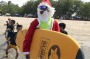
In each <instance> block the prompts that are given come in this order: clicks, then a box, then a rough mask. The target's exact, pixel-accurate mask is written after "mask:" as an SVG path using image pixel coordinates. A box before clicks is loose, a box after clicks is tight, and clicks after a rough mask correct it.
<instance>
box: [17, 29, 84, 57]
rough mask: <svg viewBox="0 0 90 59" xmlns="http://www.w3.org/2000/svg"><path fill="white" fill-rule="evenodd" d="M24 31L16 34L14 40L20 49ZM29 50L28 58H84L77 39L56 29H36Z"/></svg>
mask: <svg viewBox="0 0 90 59" xmlns="http://www.w3.org/2000/svg"><path fill="white" fill-rule="evenodd" d="M25 31H26V32H27V30H23V31H21V32H19V33H18V35H17V40H16V42H17V45H18V47H19V48H20V50H21V51H22V44H23V41H24V37H25V34H26V32H25ZM22 32H23V34H24V35H23V34H22ZM20 42H21V43H20ZM30 50H31V51H30V59H84V56H83V53H82V51H81V49H80V45H79V44H78V43H77V41H76V40H75V39H73V38H71V37H70V36H68V35H65V34H62V33H60V32H56V31H50V30H41V29H36V30H35V33H34V35H33V40H32V44H31V49H30Z"/></svg>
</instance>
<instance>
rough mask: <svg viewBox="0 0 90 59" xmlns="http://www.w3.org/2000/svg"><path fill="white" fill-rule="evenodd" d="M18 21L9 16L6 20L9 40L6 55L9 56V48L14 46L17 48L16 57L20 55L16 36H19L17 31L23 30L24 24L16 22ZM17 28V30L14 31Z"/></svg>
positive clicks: (6, 34) (6, 36)
mask: <svg viewBox="0 0 90 59" xmlns="http://www.w3.org/2000/svg"><path fill="white" fill-rule="evenodd" d="M15 23H16V21H15V20H13V19H11V18H8V21H6V24H5V26H6V31H5V38H6V41H7V48H6V50H5V51H6V56H5V57H8V50H9V49H10V48H14V49H15V50H16V57H15V59H17V58H18V55H19V51H18V47H17V44H16V36H17V33H18V32H19V31H20V30H22V27H23V26H22V25H20V24H18V23H17V24H16V25H15ZM15 28H16V30H17V31H16V32H15V31H14V30H15Z"/></svg>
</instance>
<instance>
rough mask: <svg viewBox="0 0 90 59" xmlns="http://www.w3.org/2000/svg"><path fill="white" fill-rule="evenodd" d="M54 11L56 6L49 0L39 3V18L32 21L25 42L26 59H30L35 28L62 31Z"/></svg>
mask: <svg viewBox="0 0 90 59" xmlns="http://www.w3.org/2000/svg"><path fill="white" fill-rule="evenodd" d="M54 12H55V8H53V7H52V5H51V3H50V1H49V0H43V1H42V2H41V3H40V4H39V5H38V7H37V14H38V18H37V19H35V20H34V21H32V22H31V24H30V27H29V29H28V31H27V33H26V36H25V40H24V43H23V53H24V54H25V55H26V59H29V55H30V46H31V42H32V37H33V34H34V31H35V29H37V28H40V29H48V30H54V31H58V32H60V28H59V24H58V22H57V21H56V20H54V19H53V18H52V17H53V15H54Z"/></svg>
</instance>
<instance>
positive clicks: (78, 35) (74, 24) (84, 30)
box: [0, 16, 90, 59]
mask: <svg viewBox="0 0 90 59" xmlns="http://www.w3.org/2000/svg"><path fill="white" fill-rule="evenodd" d="M9 18H11V19H14V20H16V22H18V23H19V24H22V25H23V29H27V28H28V27H29V25H30V22H31V21H33V20H34V18H24V17H9ZM7 19H8V17H4V16H0V45H1V44H3V43H4V42H5V41H6V40H5V38H4V35H3V33H4V32H5V29H6V26H4V24H5V23H6V21H7ZM57 21H58V22H59V23H60V22H64V23H66V31H67V32H68V35H70V36H71V37H72V38H74V39H75V40H77V41H78V42H79V44H80V45H81V48H82V50H83V52H84V55H85V59H90V21H79V20H57ZM3 48H4V49H5V48H6V45H5V46H4V47H3ZM10 54H12V55H10V56H11V57H12V56H15V51H14V49H10ZM4 55H5V51H3V50H0V59H1V58H2V57H3V56H4ZM10 59H13V58H10ZM18 59H25V56H23V54H22V53H20V56H19V58H18Z"/></svg>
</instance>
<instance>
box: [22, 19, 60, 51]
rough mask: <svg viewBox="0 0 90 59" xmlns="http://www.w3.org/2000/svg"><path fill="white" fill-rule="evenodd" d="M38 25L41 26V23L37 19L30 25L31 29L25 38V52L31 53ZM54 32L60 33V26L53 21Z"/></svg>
mask: <svg viewBox="0 0 90 59" xmlns="http://www.w3.org/2000/svg"><path fill="white" fill-rule="evenodd" d="M38 24H39V22H38V20H37V19H35V20H34V21H33V22H32V23H31V24H30V27H29V29H28V31H27V33H26V36H25V41H24V43H23V52H29V51H30V46H31V42H32V37H33V33H34V31H35V29H36V28H37V26H38ZM52 30H54V31H58V32H59V31H60V29H59V25H58V23H57V21H55V20H54V21H53V26H52Z"/></svg>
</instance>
